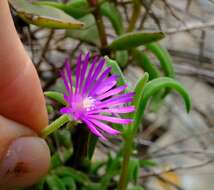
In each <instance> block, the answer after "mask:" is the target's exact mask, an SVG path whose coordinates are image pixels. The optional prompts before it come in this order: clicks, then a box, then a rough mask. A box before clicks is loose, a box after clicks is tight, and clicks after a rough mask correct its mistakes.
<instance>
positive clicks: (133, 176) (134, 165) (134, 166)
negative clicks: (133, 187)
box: [128, 158, 140, 184]
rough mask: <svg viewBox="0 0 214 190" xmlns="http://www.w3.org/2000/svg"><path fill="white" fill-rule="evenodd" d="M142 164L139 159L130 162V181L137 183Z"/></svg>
mask: <svg viewBox="0 0 214 190" xmlns="http://www.w3.org/2000/svg"><path fill="white" fill-rule="evenodd" d="M139 169H140V163H139V159H136V158H133V159H131V160H129V175H128V178H129V181H132V182H134V184H136V183H137V179H138V175H139Z"/></svg>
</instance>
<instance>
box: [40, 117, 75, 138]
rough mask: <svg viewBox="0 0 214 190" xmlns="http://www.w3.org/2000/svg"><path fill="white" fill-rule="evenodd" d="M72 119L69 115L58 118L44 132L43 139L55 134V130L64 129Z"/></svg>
mask: <svg viewBox="0 0 214 190" xmlns="http://www.w3.org/2000/svg"><path fill="white" fill-rule="evenodd" d="M70 120H71V119H70V117H69V116H68V115H62V116H60V117H59V118H57V119H56V120H55V121H53V122H52V123H51V124H50V125H48V126H47V127H46V128H44V129H43V130H42V135H41V136H42V137H43V138H46V137H47V136H48V135H50V134H51V133H53V132H54V131H55V130H57V129H59V128H60V127H62V126H63V125H64V124H65V123H67V122H69V121H70Z"/></svg>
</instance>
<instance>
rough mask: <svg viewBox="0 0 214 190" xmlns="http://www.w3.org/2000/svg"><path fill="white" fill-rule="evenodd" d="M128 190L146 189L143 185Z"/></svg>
mask: <svg viewBox="0 0 214 190" xmlns="http://www.w3.org/2000/svg"><path fill="white" fill-rule="evenodd" d="M128 190H144V188H143V187H141V186H135V187H132V188H130V189H128Z"/></svg>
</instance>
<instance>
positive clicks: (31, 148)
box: [0, 0, 50, 190]
mask: <svg viewBox="0 0 214 190" xmlns="http://www.w3.org/2000/svg"><path fill="white" fill-rule="evenodd" d="M0 26H1V27H0V44H1V45H0V189H1V190H3V189H11V188H13V187H22V186H28V185H32V184H33V183H35V182H36V181H37V180H38V179H40V178H41V177H42V176H43V175H45V174H46V173H47V171H48V168H49V163H50V152H49V149H48V146H47V144H46V142H45V141H44V140H43V139H42V138H39V137H38V135H39V134H40V132H41V130H42V129H43V128H44V127H45V126H47V124H48V119H47V112H46V109H45V101H44V97H43V94H42V89H41V86H40V82H39V78H38V76H37V73H36V70H35V68H34V66H33V64H32V62H31V60H30V58H29V57H28V55H27V54H26V52H25V50H24V48H23V46H22V44H21V42H20V40H19V37H18V35H17V33H16V31H15V27H14V24H13V21H12V18H11V15H10V11H9V6H8V3H7V1H6V0H0Z"/></svg>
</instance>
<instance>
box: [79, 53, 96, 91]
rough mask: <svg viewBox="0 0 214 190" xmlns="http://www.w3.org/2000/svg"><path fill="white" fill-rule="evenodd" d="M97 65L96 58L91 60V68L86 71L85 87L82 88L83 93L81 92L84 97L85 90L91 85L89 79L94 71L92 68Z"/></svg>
mask: <svg viewBox="0 0 214 190" xmlns="http://www.w3.org/2000/svg"><path fill="white" fill-rule="evenodd" d="M96 63H97V56H95V57H94V59H93V62H92V64H91V67H90V69H89V71H88V75H87V77H86V80H85V85H84V87H83V91H82V94H83V95H85V93H86V92H87V90H88V89H89V87H90V83H91V77H92V73H93V71H94V68H95V65H96Z"/></svg>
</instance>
